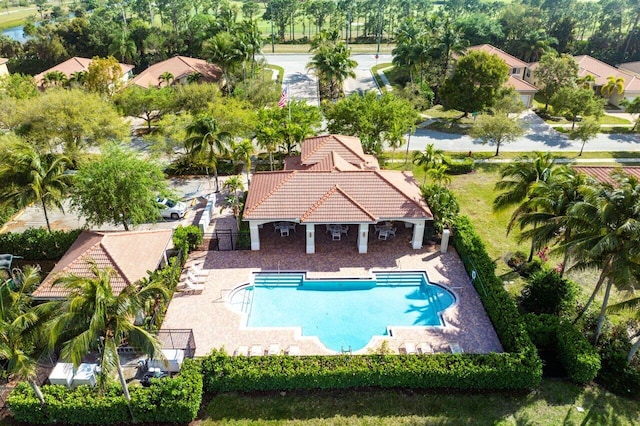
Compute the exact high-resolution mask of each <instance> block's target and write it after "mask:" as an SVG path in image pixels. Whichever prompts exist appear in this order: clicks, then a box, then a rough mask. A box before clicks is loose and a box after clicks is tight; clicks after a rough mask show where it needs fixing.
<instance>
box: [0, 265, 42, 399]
mask: <svg viewBox="0 0 640 426" xmlns="http://www.w3.org/2000/svg"><path fill="white" fill-rule="evenodd" d="M39 282H40V273H39V269H38V268H36V267H30V266H29V267H26V268H25V269H24V271H20V272H18V273H16V274H14V277H13V278H12V279H11V280H7V281H5V282H4V283H2V285H1V286H0V302H1V311H0V359H1V360H4V361H5V362H6V371H7V372H8V373H9V374H10V375H13V376H14V377H16V378H18V379H24V380H26V381H27V382H28V383H29V385H30V386H31V388H32V389H33V391H34V393H35V394H36V396H37V397H38V399H39V400H40V402H41V403H42V404H44V403H45V400H44V396H43V395H42V391H41V390H40V387H39V386H38V382H37V381H36V378H37V375H36V368H37V366H38V357H37V354H38V353H39V352H40V351H41V350H42V348H44V346H45V345H44V341H43V333H42V330H43V328H42V319H43V317H41V316H39V315H38V313H37V311H36V310H35V309H33V308H30V305H31V298H30V296H29V292H30V291H31V289H32V288H33V287H34V286H35V285H37V284H38V283H39ZM12 287H13V288H12Z"/></svg>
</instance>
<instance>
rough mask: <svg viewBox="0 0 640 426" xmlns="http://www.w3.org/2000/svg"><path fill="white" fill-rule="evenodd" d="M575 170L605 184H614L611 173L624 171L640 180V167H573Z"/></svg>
mask: <svg viewBox="0 0 640 426" xmlns="http://www.w3.org/2000/svg"><path fill="white" fill-rule="evenodd" d="M573 169H574V170H576V171H578V172H580V173H584V174H585V175H588V176H591V177H592V178H594V179H595V180H597V181H598V182H603V183H614V180H613V179H612V178H611V173H613V172H614V171H616V170H623V171H625V172H627V173H629V174H630V175H632V176H635V177H637V178H639V179H640V167H629V166H626V167H620V166H573Z"/></svg>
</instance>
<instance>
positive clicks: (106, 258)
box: [32, 229, 173, 300]
mask: <svg viewBox="0 0 640 426" xmlns="http://www.w3.org/2000/svg"><path fill="white" fill-rule="evenodd" d="M172 236H173V230H171V229H161V230H149V231H128V232H122V231H89V230H85V231H83V232H82V233H81V234H80V236H79V237H78V239H77V240H76V241H75V242H74V243H73V244H72V245H71V247H69V250H67V252H66V253H65V254H64V256H62V258H61V259H60V261H59V262H58V263H57V264H56V266H55V267H54V268H53V270H52V271H51V272H50V273H49V275H47V277H46V278H45V279H44V281H42V284H40V286H38V288H37V289H36V290H35V291H34V292H33V294H32V296H33V298H34V299H36V300H55V299H62V298H64V297H66V296H67V295H68V294H69V292H68V291H67V290H66V289H64V288H62V287H60V286H53V283H54V281H55V280H56V279H57V278H59V277H61V276H64V275H67V274H74V275H78V276H86V277H92V276H93V274H92V273H91V269H90V263H89V262H90V261H93V262H95V263H96V264H97V265H98V267H99V268H100V269H104V268H113V270H114V271H115V274H114V275H113V276H112V277H111V286H112V289H113V293H114V294H115V295H118V294H120V292H121V291H122V290H123V289H124V288H125V287H127V286H128V285H131V284H134V283H136V282H138V281H140V280H141V279H143V278H146V277H147V276H148V271H154V270H156V269H158V268H159V267H161V266H163V265H165V264H167V254H166V253H167V250H168V249H169V248H170V245H171V244H172Z"/></svg>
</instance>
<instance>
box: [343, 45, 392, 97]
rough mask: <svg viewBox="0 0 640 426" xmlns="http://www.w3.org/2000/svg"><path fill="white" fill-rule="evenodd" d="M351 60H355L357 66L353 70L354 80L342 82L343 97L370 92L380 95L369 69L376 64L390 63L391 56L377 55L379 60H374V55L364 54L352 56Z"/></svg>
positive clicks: (349, 79)
mask: <svg viewBox="0 0 640 426" xmlns="http://www.w3.org/2000/svg"><path fill="white" fill-rule="evenodd" d="M351 59H353V60H355V61H356V62H357V63H358V66H357V67H356V69H355V70H354V71H355V73H356V78H348V79H347V80H346V81H345V82H344V93H345V95H346V96H349V95H351V94H353V93H360V94H364V93H366V92H368V91H370V90H374V91H376V92H378V93H380V89H379V88H378V84H377V83H376V80H375V78H374V77H373V73H372V72H371V68H372V67H374V66H376V65H377V64H382V63H385V62H391V59H392V56H391V55H379V58H378V59H376V55H372V54H364V55H352V56H351Z"/></svg>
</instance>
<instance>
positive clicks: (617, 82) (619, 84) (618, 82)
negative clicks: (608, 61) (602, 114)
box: [600, 75, 624, 98]
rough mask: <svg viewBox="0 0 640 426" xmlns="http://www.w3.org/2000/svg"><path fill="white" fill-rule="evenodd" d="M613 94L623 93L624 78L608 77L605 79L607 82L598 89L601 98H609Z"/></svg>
mask: <svg viewBox="0 0 640 426" xmlns="http://www.w3.org/2000/svg"><path fill="white" fill-rule="evenodd" d="M614 92H617V93H618V94H619V95H622V94H623V93H624V77H616V76H613V75H610V76H609V77H607V82H606V83H605V84H604V85H603V86H602V88H601V89H600V93H602V96H604V97H605V98H611V96H613V93H614Z"/></svg>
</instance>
